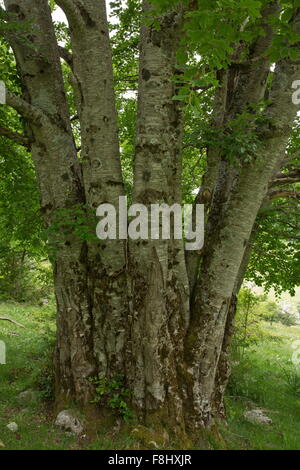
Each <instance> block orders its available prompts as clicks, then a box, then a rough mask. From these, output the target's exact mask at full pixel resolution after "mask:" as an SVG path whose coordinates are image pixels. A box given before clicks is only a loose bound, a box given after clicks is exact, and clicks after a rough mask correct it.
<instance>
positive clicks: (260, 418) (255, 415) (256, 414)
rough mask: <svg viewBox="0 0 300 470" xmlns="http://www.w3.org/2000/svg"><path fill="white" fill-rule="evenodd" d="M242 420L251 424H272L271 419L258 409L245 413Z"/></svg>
mask: <svg viewBox="0 0 300 470" xmlns="http://www.w3.org/2000/svg"><path fill="white" fill-rule="evenodd" d="M244 418H245V419H246V420H247V421H249V422H250V423H253V424H273V421H272V420H271V418H269V417H268V416H266V415H265V414H264V412H263V411H262V410H260V409H255V410H249V411H246V412H245V413H244Z"/></svg>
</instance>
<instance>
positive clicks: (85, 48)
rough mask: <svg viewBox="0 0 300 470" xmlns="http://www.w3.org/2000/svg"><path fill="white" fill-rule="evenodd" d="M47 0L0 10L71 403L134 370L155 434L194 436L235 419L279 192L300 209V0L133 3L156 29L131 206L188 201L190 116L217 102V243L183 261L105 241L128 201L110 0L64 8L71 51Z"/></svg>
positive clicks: (205, 198) (166, 249)
mask: <svg viewBox="0 0 300 470" xmlns="http://www.w3.org/2000/svg"><path fill="white" fill-rule="evenodd" d="M50 3H51V5H49V4H48V2H47V0H35V1H33V0H22V1H21V0H5V8H6V12H2V15H4V17H5V18H6V21H8V22H9V21H12V22H15V23H16V24H17V25H18V27H17V28H15V29H14V28H12V27H11V28H10V27H7V28H6V30H5V37H6V39H7V41H8V42H9V44H10V46H11V47H12V49H13V51H14V54H15V58H16V63H17V68H18V71H19V77H20V83H21V90H22V93H19V94H18V93H16V92H15V91H12V90H11V89H9V88H8V89H7V94H6V104H7V105H8V106H9V107H12V108H14V109H15V110H16V111H17V112H18V113H19V115H20V116H21V117H22V122H23V125H24V135H21V134H20V133H18V134H16V132H14V133H12V132H11V133H10V134H9V132H8V131H6V137H8V138H12V139H15V140H18V143H19V144H20V143H22V142H23V143H24V145H25V146H26V147H27V148H28V147H29V148H30V152H31V155H32V159H33V161H34V165H35V169H36V175H37V180H38V187H39V194H40V201H41V211H42V214H43V217H44V223H45V225H46V227H47V228H48V234H49V248H50V255H51V260H52V263H53V272H54V282H55V294H56V299H57V345H56V354H55V368H56V372H55V375H56V401H57V407H58V409H62V408H63V407H65V406H67V404H68V403H69V402H71V401H72V402H74V401H75V402H77V404H78V406H84V405H86V404H88V403H90V401H91V399H92V398H93V396H94V386H93V381H92V380H91V378H93V377H96V376H99V377H105V378H107V380H112V379H113V378H114V377H115V376H116V374H122V376H123V377H124V381H125V383H126V387H127V388H128V389H129V391H130V393H131V395H130V406H131V407H132V408H133V409H134V411H135V413H136V415H137V417H138V418H139V420H140V422H141V423H143V424H145V425H146V426H153V427H157V428H166V429H168V430H171V431H172V432H174V433H175V434H176V435H177V436H178V437H180V438H182V439H183V438H184V437H186V436H190V437H193V436H195V435H197V434H194V433H195V431H197V430H199V429H202V428H207V427H210V426H211V425H212V424H213V423H214V421H215V420H216V419H218V418H220V417H224V415H225V410H224V403H223V399H224V391H225V389H226V385H227V381H228V377H229V373H230V370H229V369H230V368H229V363H228V347H229V345H230V340H231V336H232V330H233V321H234V314H235V306H236V296H237V293H238V291H239V289H240V286H241V284H242V281H243V279H244V276H245V272H246V269H247V266H248V263H249V259H250V255H251V250H252V247H253V238H255V236H256V234H257V232H259V230H260V227H261V222H260V221H261V217H262V216H263V213H264V211H266V209H267V208H268V207H270V204H271V201H273V200H274V199H276V198H279V200H280V198H283V197H287V198H292V199H293V200H297V199H299V193H298V192H297V189H295V186H293V189H292V190H291V188H290V186H289V185H290V184H293V185H294V184H295V183H298V182H299V166H298V163H297V162H299V159H298V160H297V158H298V156H297V155H296V154H295V153H293V148H292V147H293V146H292V145H291V138H292V134H293V129H294V128H295V125H296V124H295V123H296V119H297V112H298V110H299V106H297V105H295V104H294V103H293V100H292V96H293V93H294V92H295V87H294V84H295V82H296V81H297V80H300V62H299V58H298V47H299V40H300V36H299V21H300V10H299V8H298V6H297V5H298V2H277V1H265V0H261V1H258V0H257V1H256V0H239V1H235V2H232V1H231V0H221V1H219V2H215V1H210V0H206V1H205V2H203V1H201V2H188V1H182V2H178V1H175V0H172V1H171V0H170V1H168V0H166V1H158V0H155V1H153V2H143V5H142V6H141V5H140V4H139V3H138V2H129V6H130V5H131V12H130V15H131V16H130V15H129V20H130V18H131V19H132V21H134V22H135V24H139V23H141V27H140V32H139V34H138V44H139V78H138V87H137V88H138V101H137V115H136V126H135V127H136V131H135V149H134V161H133V184H132V187H131V188H130V189H129V192H130V194H129V196H130V198H131V200H132V201H133V202H134V203H142V204H144V205H146V206H149V205H150V204H154V203H167V204H169V205H172V204H174V203H178V204H181V203H182V200H183V195H182V167H183V161H182V160H183V155H184V154H186V152H188V151H187V150H186V149H184V148H183V147H184V145H183V143H184V139H185V135H186V126H187V121H188V119H189V116H188V109H189V110H191V109H192V112H193V113H194V115H196V116H197V112H198V113H199V110H200V112H201V110H202V111H203V110H204V109H208V111H207V113H206V131H205V135H203V136H202V137H201V138H202V147H203V148H202V150H201V152H202V154H203V155H204V158H205V174H204V176H203V178H202V181H201V187H200V189H199V191H198V194H197V195H196V197H195V200H194V203H195V204H197V203H202V204H205V218H206V224H205V227H206V228H205V244H204V247H203V249H202V250H198V251H195V252H186V253H185V250H184V243H183V241H182V240H175V239H170V240H163V239H159V240H151V239H150V240H136V241H133V240H130V241H127V240H119V239H118V240H98V239H96V237H95V226H96V221H95V220H94V215H95V213H96V208H97V207H98V206H99V205H100V204H101V203H110V204H113V205H114V206H115V207H116V208H118V202H119V197H120V196H122V195H125V185H124V167H123V169H122V165H121V157H120V142H119V135H118V116H117V111H116V95H115V88H114V74H115V73H116V72H115V70H114V67H113V61H112V52H111V45H112V41H113V40H114V39H110V35H109V24H108V21H107V14H106V6H105V2H104V0H57V1H56V2H55V3H56V4H57V5H58V6H59V7H60V8H61V9H62V10H63V11H64V13H65V14H66V17H67V20H68V31H67V34H68V44H67V47H66V48H63V47H62V46H61V45H60V44H59V42H58V38H57V36H56V34H55V28H54V24H53V20H52V17H51V8H50V7H51V6H53V2H50ZM132 7H133V8H132ZM140 7H141V8H140ZM119 40H120V37H119ZM127 52H128V50H127ZM66 68H67V69H68V73H69V76H70V82H71V84H72V87H73V93H74V96H75V104H72V106H71V105H70V100H69V96H68V94H66V83H65V81H64V77H65V74H63V71H64V70H66ZM188 106H189V108H188ZM74 107H75V108H76V113H75V114H73V115H71V111H74V110H73V108H74ZM203 113H204V111H203ZM204 115H205V113H204ZM75 120H78V125H77V127H74V125H73V123H74V121H75ZM2 135H4V134H3V133H2ZM22 139H23V140H22ZM78 141H80V142H79V144H80V145H78ZM283 180H285V181H283ZM284 185H288V186H287V187H286V186H284ZM282 188H284V190H283V189H282ZM127 189H128V188H127ZM295 217H296V216H295ZM82 221H84V222H82ZM78 227H79V229H78Z"/></svg>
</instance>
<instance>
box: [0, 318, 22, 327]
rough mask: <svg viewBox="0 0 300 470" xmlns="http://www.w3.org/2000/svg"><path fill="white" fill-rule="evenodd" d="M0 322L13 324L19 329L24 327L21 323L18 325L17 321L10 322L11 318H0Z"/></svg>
mask: <svg viewBox="0 0 300 470" xmlns="http://www.w3.org/2000/svg"><path fill="white" fill-rule="evenodd" d="M0 320H4V321H9V322H11V323H13V324H14V325H17V326H19V327H20V328H25V326H24V325H21V323H18V322H17V321H15V320H12V319H11V318H8V317H0Z"/></svg>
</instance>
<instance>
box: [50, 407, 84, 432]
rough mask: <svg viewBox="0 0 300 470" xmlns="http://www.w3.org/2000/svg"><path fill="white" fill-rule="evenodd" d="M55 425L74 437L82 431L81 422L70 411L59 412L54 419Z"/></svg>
mask: <svg viewBox="0 0 300 470" xmlns="http://www.w3.org/2000/svg"><path fill="white" fill-rule="evenodd" d="M55 424H56V426H59V427H60V428H62V429H64V430H65V431H69V432H72V433H73V434H76V435H79V434H81V433H82V431H83V426H82V424H81V422H80V421H79V419H78V418H77V417H76V416H74V414H73V413H72V411H70V410H63V411H61V412H60V413H59V414H58V415H57V417H56V420H55Z"/></svg>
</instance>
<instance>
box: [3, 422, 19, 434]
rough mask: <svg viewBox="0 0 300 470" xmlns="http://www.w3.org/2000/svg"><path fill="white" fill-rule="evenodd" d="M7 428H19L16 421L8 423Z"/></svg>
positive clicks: (15, 429) (15, 430)
mask: <svg viewBox="0 0 300 470" xmlns="http://www.w3.org/2000/svg"><path fill="white" fill-rule="evenodd" d="M6 427H7V429H9V430H10V431H11V432H17V431H18V429H19V426H18V425H17V423H14V422H12V423H9V424H8V425H7V426H6Z"/></svg>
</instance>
